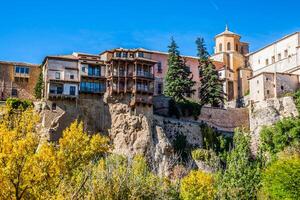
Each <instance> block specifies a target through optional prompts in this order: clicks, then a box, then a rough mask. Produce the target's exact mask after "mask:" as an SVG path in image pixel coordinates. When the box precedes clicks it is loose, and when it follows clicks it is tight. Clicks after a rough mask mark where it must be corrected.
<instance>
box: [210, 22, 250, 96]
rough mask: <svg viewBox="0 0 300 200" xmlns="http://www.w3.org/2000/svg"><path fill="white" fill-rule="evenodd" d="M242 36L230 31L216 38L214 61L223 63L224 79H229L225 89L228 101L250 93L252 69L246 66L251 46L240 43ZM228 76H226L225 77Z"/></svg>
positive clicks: (212, 57)
mask: <svg viewBox="0 0 300 200" xmlns="http://www.w3.org/2000/svg"><path fill="white" fill-rule="evenodd" d="M240 39H241V36H240V35H238V34H236V33H233V32H231V31H229V29H228V27H227V26H226V29H225V31H224V32H222V33H220V34H218V35H216V36H215V45H216V46H215V47H214V49H215V50H214V54H213V55H212V56H211V59H212V60H215V61H219V62H223V63H224V64H225V68H224V69H223V72H222V73H223V74H224V75H223V77H227V80H226V81H225V84H224V89H225V92H226V94H227V99H228V101H231V100H237V99H239V98H242V97H243V96H245V95H246V94H248V93H249V83H248V78H250V77H251V75H252V70H251V68H249V67H247V66H246V63H247V56H246V55H247V54H248V53H249V44H248V43H246V42H241V41H240ZM225 74H226V75H225Z"/></svg>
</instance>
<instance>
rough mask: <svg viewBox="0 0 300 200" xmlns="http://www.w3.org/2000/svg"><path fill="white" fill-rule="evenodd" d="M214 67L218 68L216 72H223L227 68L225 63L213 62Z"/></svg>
mask: <svg viewBox="0 0 300 200" xmlns="http://www.w3.org/2000/svg"><path fill="white" fill-rule="evenodd" d="M212 62H213V64H214V66H215V67H216V70H218V71H219V70H221V69H223V68H224V67H225V64H224V63H223V62H219V61H212Z"/></svg>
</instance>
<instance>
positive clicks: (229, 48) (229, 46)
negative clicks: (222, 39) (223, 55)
mask: <svg viewBox="0 0 300 200" xmlns="http://www.w3.org/2000/svg"><path fill="white" fill-rule="evenodd" d="M230 50H231V44H230V42H228V43H227V51H230Z"/></svg>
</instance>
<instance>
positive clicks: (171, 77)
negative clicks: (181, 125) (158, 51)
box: [164, 38, 195, 102]
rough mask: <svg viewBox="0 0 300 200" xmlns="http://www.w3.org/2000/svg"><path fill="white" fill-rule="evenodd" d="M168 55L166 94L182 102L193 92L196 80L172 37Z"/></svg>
mask: <svg viewBox="0 0 300 200" xmlns="http://www.w3.org/2000/svg"><path fill="white" fill-rule="evenodd" d="M168 53H169V56H168V72H167V74H166V78H165V81H166V84H165V85H166V87H165V90H164V94H165V95H166V96H169V97H172V98H173V99H174V100H175V101H176V102H182V101H184V100H185V99H186V96H188V95H190V94H193V93H194V92H195V90H194V89H193V86H194V85H195V81H193V77H192V75H191V72H190V71H189V68H188V67H187V66H186V64H185V61H184V59H182V57H181V56H180V52H179V51H178V46H177V44H176V42H175V41H174V39H173V38H172V39H171V44H170V46H169V51H168Z"/></svg>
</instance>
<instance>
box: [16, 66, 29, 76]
mask: <svg viewBox="0 0 300 200" xmlns="http://www.w3.org/2000/svg"><path fill="white" fill-rule="evenodd" d="M15 73H16V74H29V67H22V66H16V68H15Z"/></svg>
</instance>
